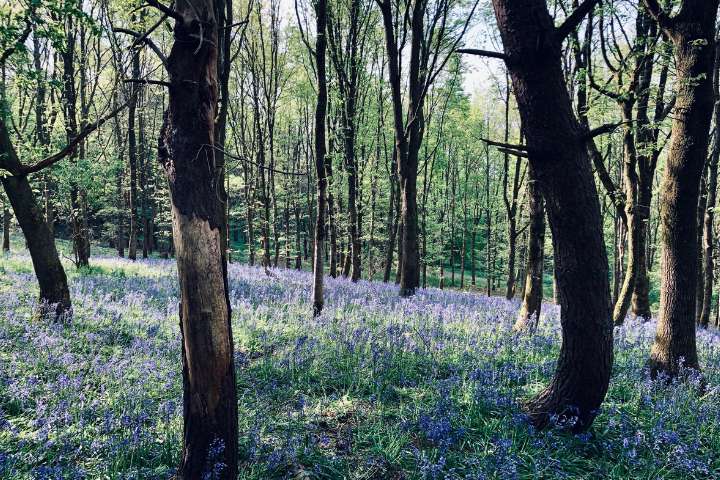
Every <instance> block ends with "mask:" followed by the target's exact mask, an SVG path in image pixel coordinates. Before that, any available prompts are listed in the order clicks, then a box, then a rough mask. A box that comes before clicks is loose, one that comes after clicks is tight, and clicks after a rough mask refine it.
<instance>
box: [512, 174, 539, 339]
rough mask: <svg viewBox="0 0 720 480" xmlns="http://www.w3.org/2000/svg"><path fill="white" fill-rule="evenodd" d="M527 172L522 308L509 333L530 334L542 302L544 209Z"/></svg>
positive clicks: (534, 326) (537, 318) (536, 322)
mask: <svg viewBox="0 0 720 480" xmlns="http://www.w3.org/2000/svg"><path fill="white" fill-rule="evenodd" d="M534 177H535V175H534V173H533V171H532V170H530V179H529V181H528V184H527V185H528V186H527V188H528V192H527V193H528V213H529V215H530V226H529V230H530V231H529V234H528V244H527V252H528V253H527V267H526V269H525V272H526V273H525V287H524V292H523V300H522V305H521V306H520V312H519V313H518V318H517V321H516V322H515V325H514V326H513V330H515V331H522V330H530V331H534V330H535V329H536V328H537V325H538V321H539V320H540V309H541V308H542V299H543V261H544V251H545V206H544V204H543V198H542V193H541V192H540V186H539V185H538V184H537V180H535V178H534Z"/></svg>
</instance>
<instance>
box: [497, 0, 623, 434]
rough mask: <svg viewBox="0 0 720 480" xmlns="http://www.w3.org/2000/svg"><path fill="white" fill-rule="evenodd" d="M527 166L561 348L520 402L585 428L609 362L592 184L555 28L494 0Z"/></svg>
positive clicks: (543, 419)
mask: <svg viewBox="0 0 720 480" xmlns="http://www.w3.org/2000/svg"><path fill="white" fill-rule="evenodd" d="M493 5H494V8H495V16H496V18H497V22H498V27H499V29H500V33H501V36H502V40H503V44H504V46H505V55H506V58H507V67H508V69H509V70H510V74H511V78H512V82H513V90H514V92H515V97H516V100H517V104H518V107H519V110H520V117H521V119H522V125H523V129H524V134H525V137H526V139H527V146H528V156H529V161H530V164H531V166H532V168H533V170H534V172H535V174H536V177H537V180H538V182H539V184H540V185H541V186H542V191H543V196H544V197H545V199H546V200H547V212H548V219H549V221H550V229H551V232H552V238H553V247H554V252H555V262H556V267H555V270H556V272H557V282H558V293H559V300H560V312H561V325H562V345H561V348H560V356H559V359H558V364H557V368H556V371H555V376H554V378H553V380H552V382H551V383H550V385H549V386H548V387H547V388H546V389H545V390H544V391H542V392H541V393H540V394H539V395H538V396H537V397H535V398H534V399H533V400H531V401H530V402H529V403H528V405H527V408H528V411H529V414H530V418H531V420H532V422H533V423H534V424H535V425H538V426H541V427H542V426H546V425H547V424H548V423H549V422H550V419H551V417H552V418H556V419H557V420H558V421H559V422H560V423H563V422H565V423H570V426H571V427H572V430H574V431H581V430H585V429H587V428H588V427H589V426H590V425H591V423H592V421H593V419H594V417H595V416H596V414H597V411H598V408H599V407H600V405H601V403H602V401H603V399H604V398H605V394H606V392H607V389H608V384H609V380H610V372H611V367H612V359H613V347H612V322H611V320H610V308H609V307H610V288H609V283H608V262H607V257H606V253H605V246H604V243H603V233H602V219H601V216H600V204H599V200H598V195H597V190H596V188H595V180H594V178H593V173H592V170H591V166H590V160H589V158H588V154H587V150H586V148H585V139H584V133H583V130H582V128H581V127H580V125H579V123H578V121H577V119H576V118H575V116H574V114H573V111H572V105H571V103H570V97H569V94H568V91H567V88H566V86H565V82H564V77H563V71H562V66H561V44H562V40H563V34H562V33H561V32H562V30H561V29H560V28H558V29H556V28H555V27H554V25H553V19H552V17H551V16H550V14H549V13H548V10H547V5H546V3H545V1H543V0H515V1H512V2H511V1H509V0H493Z"/></svg>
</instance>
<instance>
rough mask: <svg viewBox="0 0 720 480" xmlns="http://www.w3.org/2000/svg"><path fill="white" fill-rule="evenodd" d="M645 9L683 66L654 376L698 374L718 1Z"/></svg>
mask: <svg viewBox="0 0 720 480" xmlns="http://www.w3.org/2000/svg"><path fill="white" fill-rule="evenodd" d="M644 3H645V6H646V7H647V8H648V10H649V11H650V13H651V14H652V15H653V17H655V19H656V20H657V21H658V23H659V25H660V27H661V28H663V30H665V32H666V34H667V35H668V37H669V38H670V39H671V41H672V42H673V45H674V57H675V64H676V68H677V80H676V82H675V98H676V100H675V108H674V113H673V123H672V134H671V139H670V150H669V154H668V157H667V159H666V161H665V173H664V177H663V182H662V187H661V191H660V223H661V225H662V227H661V228H662V235H661V248H662V253H661V259H662V261H661V278H662V285H661V288H660V312H659V319H658V325H657V332H656V335H655V343H654V345H653V347H652V350H651V353H650V368H651V373H652V374H653V375H657V374H658V373H659V372H664V373H666V374H668V375H670V376H675V375H677V374H678V373H679V371H680V368H681V366H684V367H686V368H691V369H699V362H698V356H697V348H696V344H695V302H696V295H695V289H696V287H697V268H698V255H697V252H698V249H697V224H696V222H695V221H688V219H693V220H694V219H695V217H696V212H697V205H698V194H699V186H700V179H701V177H702V174H703V168H704V165H705V158H706V155H707V146H708V133H707V132H708V130H709V128H710V117H711V114H712V95H713V91H712V73H713V62H714V54H713V42H714V32H715V19H716V17H717V9H718V0H684V1H683V3H682V7H681V9H680V11H679V13H678V14H677V15H676V16H673V17H668V16H667V14H666V13H665V12H663V11H662V10H661V9H660V7H659V5H658V3H657V1H656V0H644Z"/></svg>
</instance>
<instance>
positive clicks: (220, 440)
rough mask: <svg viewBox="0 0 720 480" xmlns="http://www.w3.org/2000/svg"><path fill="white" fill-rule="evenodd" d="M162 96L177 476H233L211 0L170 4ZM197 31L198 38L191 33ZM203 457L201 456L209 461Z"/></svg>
mask: <svg viewBox="0 0 720 480" xmlns="http://www.w3.org/2000/svg"><path fill="white" fill-rule="evenodd" d="M176 8H177V13H178V19H176V21H175V28H174V43H173V46H172V50H171V52H170V55H169V57H168V73H169V80H170V87H169V93H170V95H169V106H168V109H167V111H166V112H165V119H164V122H163V126H162V129H161V132H160V141H159V149H158V160H159V161H160V163H161V164H162V165H163V167H164V169H165V173H166V176H167V180H168V183H169V187H170V199H171V202H172V217H173V221H172V225H173V240H174V245H175V254H176V258H177V267H178V278H179V282H180V298H181V300H180V306H179V310H180V327H181V328H180V331H181V335H182V346H183V349H182V359H183V398H184V405H183V417H184V428H183V451H182V455H181V465H180V468H179V470H178V476H179V477H180V478H183V479H186V480H190V479H196V478H202V477H203V476H204V475H206V474H207V473H208V470H209V469H212V468H213V467H214V465H216V464H218V463H224V464H225V467H224V468H223V469H222V471H221V472H220V474H219V476H218V477H216V478H221V479H228V480H229V479H233V480H234V479H235V478H236V477H237V468H238V467H237V457H238V431H237V394H236V389H235V371H234V363H233V343H232V332H231V325H230V318H231V316H230V303H229V298H228V288H227V271H226V264H225V262H224V261H223V248H224V245H223V244H222V233H221V228H222V225H223V218H224V205H223V198H222V196H221V194H220V192H219V189H221V188H222V170H221V168H218V166H217V164H216V162H215V148H214V146H215V135H214V124H215V118H216V115H217V100H218V81H217V61H218V57H217V44H218V29H217V19H216V17H215V15H216V13H215V12H216V10H215V2H214V0H188V1H183V2H178V3H177V4H176ZM198 39H200V41H198ZM208 464H209V465H208Z"/></svg>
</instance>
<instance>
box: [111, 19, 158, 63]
mask: <svg viewBox="0 0 720 480" xmlns="http://www.w3.org/2000/svg"><path fill="white" fill-rule="evenodd" d="M150 31H152V30H148V31H147V32H145V33H140V32H136V31H135V30H130V29H129V28H113V32H117V33H125V34H127V35H131V36H133V37H135V38H136V40H135V42H133V45H135V44H136V43H144V44H145V45H147V46H148V47H150V48H151V49H152V51H153V52H155V54H156V55H157V56H158V57H159V58H160V61H161V62H162V64H163V65H164V66H165V67H166V68H167V57H166V56H165V54H164V53H163V52H162V50H160V47H158V46H157V44H156V43H155V42H153V41H152V39H151V38H150V37H148V33H150Z"/></svg>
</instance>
